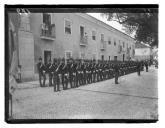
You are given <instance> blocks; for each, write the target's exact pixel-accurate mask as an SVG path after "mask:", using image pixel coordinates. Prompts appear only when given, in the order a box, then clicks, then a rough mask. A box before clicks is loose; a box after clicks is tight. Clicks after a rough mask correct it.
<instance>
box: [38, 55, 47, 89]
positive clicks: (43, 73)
mask: <svg viewBox="0 0 165 128" xmlns="http://www.w3.org/2000/svg"><path fill="white" fill-rule="evenodd" d="M40 60H41V61H42V59H41V58H40ZM37 68H38V74H39V83H40V87H44V86H45V81H46V67H45V65H44V64H43V63H42V62H39V63H38V64H37ZM42 79H43V82H42Z"/></svg>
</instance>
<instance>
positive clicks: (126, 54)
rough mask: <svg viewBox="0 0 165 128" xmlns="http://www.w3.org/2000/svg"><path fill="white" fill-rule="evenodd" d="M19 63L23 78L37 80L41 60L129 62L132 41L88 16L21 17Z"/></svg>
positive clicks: (36, 15)
mask: <svg viewBox="0 0 165 128" xmlns="http://www.w3.org/2000/svg"><path fill="white" fill-rule="evenodd" d="M20 20H21V21H20V27H19V29H18V51H19V52H18V60H19V64H20V65H21V67H22V68H21V70H22V78H23V79H34V78H37V67H36V64H37V62H38V58H39V57H40V56H41V57H42V58H43V61H44V62H45V63H47V62H48V61H49V60H50V59H51V60H53V58H65V59H67V58H70V57H72V58H74V59H76V58H81V59H96V60H98V59H99V60H120V61H126V60H130V59H131V58H133V57H134V49H135V41H134V39H133V38H132V37H130V36H128V35H126V34H124V33H122V32H121V31H119V30H117V29H115V28H113V27H111V26H109V25H107V24H105V23H104V22H102V21H100V20H98V19H96V18H94V17H92V16H90V15H88V14H85V13H31V14H30V15H26V14H21V15H20Z"/></svg>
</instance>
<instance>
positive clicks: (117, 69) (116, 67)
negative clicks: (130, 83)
mask: <svg viewBox="0 0 165 128" xmlns="http://www.w3.org/2000/svg"><path fill="white" fill-rule="evenodd" d="M114 71H115V84H118V77H119V66H118V64H117V63H116V64H115V65H114Z"/></svg>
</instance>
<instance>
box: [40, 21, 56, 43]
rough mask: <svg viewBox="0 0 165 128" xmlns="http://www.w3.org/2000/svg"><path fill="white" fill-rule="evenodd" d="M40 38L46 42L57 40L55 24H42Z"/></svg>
mask: <svg viewBox="0 0 165 128" xmlns="http://www.w3.org/2000/svg"><path fill="white" fill-rule="evenodd" d="M40 32H41V33H40V38H41V39H45V40H55V24H50V25H46V24H41V29H40Z"/></svg>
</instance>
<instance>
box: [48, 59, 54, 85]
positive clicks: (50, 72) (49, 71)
mask: <svg viewBox="0 0 165 128" xmlns="http://www.w3.org/2000/svg"><path fill="white" fill-rule="evenodd" d="M46 67H47V73H48V74H49V86H52V78H53V65H52V63H51V60H50V61H49V63H48V64H47V66H46Z"/></svg>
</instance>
